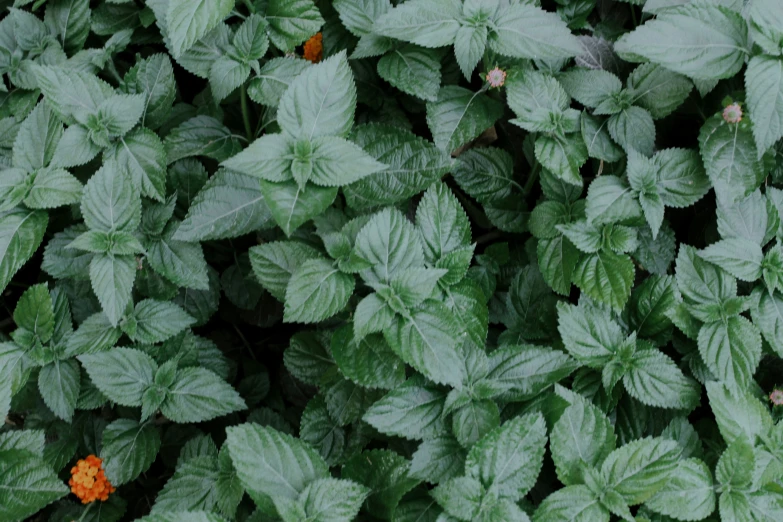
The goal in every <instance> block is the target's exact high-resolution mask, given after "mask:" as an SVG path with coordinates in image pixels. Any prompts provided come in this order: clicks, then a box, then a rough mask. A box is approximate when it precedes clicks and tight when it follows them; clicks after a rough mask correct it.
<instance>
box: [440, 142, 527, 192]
mask: <svg viewBox="0 0 783 522" xmlns="http://www.w3.org/2000/svg"><path fill="white" fill-rule="evenodd" d="M513 168H514V161H513V159H512V158H511V155H510V154H509V153H508V152H506V151H505V150H503V149H496V148H493V147H486V148H477V149H470V150H467V151H465V153H463V154H461V155H460V157H459V161H458V162H457V164H456V167H455V169H454V172H453V173H452V175H453V176H454V180H455V181H456V182H457V184H458V185H459V186H460V188H461V189H462V190H464V191H465V192H467V193H468V194H469V195H470V196H472V197H474V198H476V199H477V200H478V201H480V202H482V203H485V202H488V201H498V200H502V199H505V198H507V197H509V196H511V195H512V194H513V191H514V189H515V188H516V189H518V190H521V189H522V187H521V186H520V185H519V184H517V183H516V182H515V181H514V179H513V178H514V176H513Z"/></svg>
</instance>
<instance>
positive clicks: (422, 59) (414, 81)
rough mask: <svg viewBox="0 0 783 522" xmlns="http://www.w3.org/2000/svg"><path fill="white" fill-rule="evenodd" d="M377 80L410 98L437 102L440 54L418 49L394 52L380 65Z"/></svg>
mask: <svg viewBox="0 0 783 522" xmlns="http://www.w3.org/2000/svg"><path fill="white" fill-rule="evenodd" d="M378 76H380V77H381V78H383V79H384V80H386V81H387V82H389V83H390V84H391V85H392V86H393V87H396V88H397V89H399V90H401V91H402V92H405V93H407V94H410V95H411V96H416V97H417V98H421V99H422V100H426V101H435V100H437V99H438V90H439V89H440V58H439V53H438V52H437V51H434V50H431V49H424V48H422V47H418V46H416V45H405V46H403V47H401V48H399V49H394V50H392V51H391V52H389V53H387V54H385V55H384V56H383V57H382V58H381V59H380V60H379V61H378Z"/></svg>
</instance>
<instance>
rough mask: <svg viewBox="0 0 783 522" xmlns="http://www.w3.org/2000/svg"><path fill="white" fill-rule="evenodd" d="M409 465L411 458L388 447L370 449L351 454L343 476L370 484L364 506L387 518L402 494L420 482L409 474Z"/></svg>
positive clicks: (360, 482) (390, 515)
mask: <svg viewBox="0 0 783 522" xmlns="http://www.w3.org/2000/svg"><path fill="white" fill-rule="evenodd" d="M409 469H410V462H409V461H408V460H407V459H406V458H404V457H402V456H401V455H398V454H396V453H394V452H393V451H391V450H370V451H364V452H361V453H357V454H356V455H354V456H353V457H351V459H349V460H348V461H347V462H346V463H345V465H344V466H343V470H342V477H343V478H347V479H350V480H353V481H354V482H358V483H359V484H363V485H365V486H367V487H368V488H370V489H371V490H372V493H370V496H369V497H368V498H367V500H366V501H365V503H364V507H365V509H366V510H367V511H369V512H371V513H376V514H378V515H379V516H381V517H383V518H384V519H390V518H391V517H392V514H393V513H394V510H395V508H396V507H397V504H399V502H400V500H401V499H402V497H403V496H404V495H405V494H406V493H407V492H408V491H410V490H411V489H413V488H414V487H415V486H416V485H417V484H418V483H419V482H420V480H419V479H416V478H413V477H411V476H410V471H409Z"/></svg>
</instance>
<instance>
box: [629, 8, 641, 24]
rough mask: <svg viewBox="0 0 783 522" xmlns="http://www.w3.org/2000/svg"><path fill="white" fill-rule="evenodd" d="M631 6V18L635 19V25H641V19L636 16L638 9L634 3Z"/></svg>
mask: <svg viewBox="0 0 783 522" xmlns="http://www.w3.org/2000/svg"><path fill="white" fill-rule="evenodd" d="M630 7H631V20H633V26H634V27H638V26H639V20H637V18H636V9H634V8H633V5H630Z"/></svg>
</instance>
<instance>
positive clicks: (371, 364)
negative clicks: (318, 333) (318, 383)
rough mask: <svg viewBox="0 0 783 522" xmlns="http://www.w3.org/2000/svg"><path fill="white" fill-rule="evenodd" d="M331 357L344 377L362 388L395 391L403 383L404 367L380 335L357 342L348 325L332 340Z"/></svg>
mask: <svg viewBox="0 0 783 522" xmlns="http://www.w3.org/2000/svg"><path fill="white" fill-rule="evenodd" d="M331 346H332V355H333V356H334V360H335V362H336V363H337V366H338V367H339V368H340V372H342V374H343V375H345V377H347V378H348V379H350V380H351V381H353V382H355V383H356V384H358V385H359V386H363V387H365V388H382V389H392V388H396V387H397V386H399V385H400V384H402V383H403V382H404V381H405V364H404V363H403V362H402V361H401V360H400V359H399V358H398V357H397V356H396V355H395V354H394V352H393V351H392V350H391V348H389V346H388V344H387V343H386V341H385V340H384V339H383V337H382V336H380V335H371V336H369V337H365V338H363V339H361V340H359V341H357V340H355V339H354V336H353V332H352V331H351V328H350V326H344V327H342V328H341V329H339V330H337V331H336V332H335V333H334V336H333V337H332V345H331Z"/></svg>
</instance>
